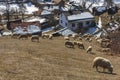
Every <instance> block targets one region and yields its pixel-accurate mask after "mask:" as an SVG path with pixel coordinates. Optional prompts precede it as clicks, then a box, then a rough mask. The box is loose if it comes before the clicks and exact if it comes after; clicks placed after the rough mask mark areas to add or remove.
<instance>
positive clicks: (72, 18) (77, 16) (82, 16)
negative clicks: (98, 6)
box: [67, 12, 94, 21]
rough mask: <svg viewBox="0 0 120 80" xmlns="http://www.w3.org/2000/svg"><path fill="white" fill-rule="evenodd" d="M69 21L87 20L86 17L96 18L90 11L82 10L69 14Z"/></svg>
mask: <svg viewBox="0 0 120 80" xmlns="http://www.w3.org/2000/svg"><path fill="white" fill-rule="evenodd" d="M67 18H68V21H75V20H85V19H94V16H93V15H92V14H91V13H90V12H82V13H79V14H75V15H74V14H73V15H70V16H67Z"/></svg>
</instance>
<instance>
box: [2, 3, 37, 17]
mask: <svg viewBox="0 0 120 80" xmlns="http://www.w3.org/2000/svg"><path fill="white" fill-rule="evenodd" d="M28 4H29V3H28ZM28 4H24V5H25V7H26V14H32V13H33V12H34V11H37V10H38V8H37V7H35V6H34V5H32V4H31V5H28ZM12 9H14V10H19V5H18V4H10V6H9V10H12ZM4 10H6V5H5V4H0V14H1V15H2V14H4Z"/></svg>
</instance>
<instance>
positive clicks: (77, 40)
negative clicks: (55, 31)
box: [11, 34, 113, 73]
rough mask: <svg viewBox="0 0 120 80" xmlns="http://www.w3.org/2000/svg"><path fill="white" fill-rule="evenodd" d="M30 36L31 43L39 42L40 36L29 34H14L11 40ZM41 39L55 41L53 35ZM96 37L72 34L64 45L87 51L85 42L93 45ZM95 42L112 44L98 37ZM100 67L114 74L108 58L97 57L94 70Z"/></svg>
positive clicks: (89, 48)
mask: <svg viewBox="0 0 120 80" xmlns="http://www.w3.org/2000/svg"><path fill="white" fill-rule="evenodd" d="M29 36H31V41H32V42H34V41H37V42H39V37H40V36H39V35H28V34H20V35H18V34H13V35H11V38H14V39H16V38H17V39H22V40H23V39H25V40H27V39H28V38H29ZM41 37H42V38H43V39H51V40H52V39H53V35H52V34H42V35H41ZM93 37H94V36H92V35H90V34H84V35H81V34H70V35H68V36H65V37H64V40H65V43H64V45H65V46H66V47H68V48H74V47H75V46H77V47H78V48H80V49H83V50H85V49H86V48H85V45H84V43H83V40H85V41H87V42H89V43H90V44H92V39H93ZM71 38H73V41H71ZM94 38H95V40H96V41H97V42H98V43H100V44H102V41H104V42H105V43H107V45H108V44H110V43H109V42H110V41H109V39H104V40H103V39H102V38H97V37H94ZM92 48H93V46H92V45H89V46H88V47H87V49H86V52H87V53H91V52H92V50H93V49H92ZM109 49H110V48H103V49H102V51H105V52H106V51H109ZM98 67H102V68H103V71H105V69H108V72H109V73H112V72H113V66H112V64H111V62H110V61H109V60H108V59H106V58H103V57H96V58H95V59H94V60H93V68H96V70H97V71H98Z"/></svg>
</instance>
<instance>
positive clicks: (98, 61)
mask: <svg viewBox="0 0 120 80" xmlns="http://www.w3.org/2000/svg"><path fill="white" fill-rule="evenodd" d="M94 67H95V68H96V70H97V71H98V67H102V68H103V71H105V69H108V72H110V73H112V72H113V66H112V65H111V62H110V61H109V60H108V59H106V58H103V57H96V58H95V59H94V60H93V68H94Z"/></svg>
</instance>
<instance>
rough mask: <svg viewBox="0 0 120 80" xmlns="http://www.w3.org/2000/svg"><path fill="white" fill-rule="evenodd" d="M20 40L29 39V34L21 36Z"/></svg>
mask: <svg viewBox="0 0 120 80" xmlns="http://www.w3.org/2000/svg"><path fill="white" fill-rule="evenodd" d="M19 39H22V40H23V39H25V40H26V39H28V35H27V34H20V36H19Z"/></svg>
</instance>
